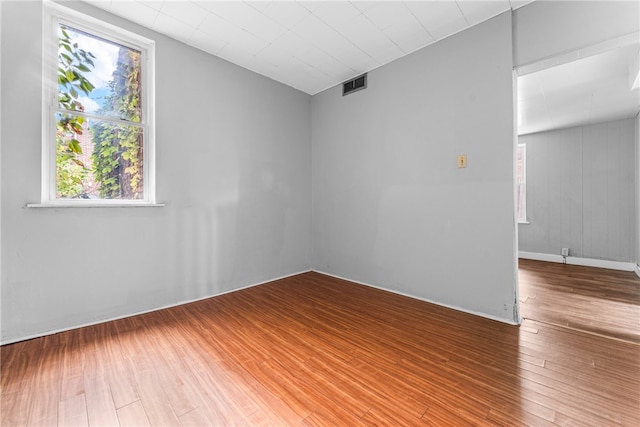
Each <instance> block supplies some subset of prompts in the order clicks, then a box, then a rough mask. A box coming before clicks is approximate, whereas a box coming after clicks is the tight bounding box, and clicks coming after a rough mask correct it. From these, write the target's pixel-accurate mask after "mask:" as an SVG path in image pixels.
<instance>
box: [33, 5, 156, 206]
mask: <svg viewBox="0 0 640 427" xmlns="http://www.w3.org/2000/svg"><path fill="white" fill-rule="evenodd" d="M43 6H44V7H43V49H42V52H43V53H42V55H43V58H42V59H43V61H42V63H43V85H42V101H43V107H42V191H41V203H40V204H38V205H29V206H32V207H48V206H52V207H94V206H97V207H101V206H104V207H108V206H161V205H159V204H157V203H156V194H155V193H156V187H155V108H154V106H155V70H154V68H155V42H154V41H153V40H151V39H148V38H146V37H143V36H140V35H138V34H135V33H132V32H130V31H127V30H125V29H122V28H120V27H117V26H115V25H111V24H109V23H106V22H103V21H101V20H98V19H96V18H93V17H91V16H88V15H85V14H83V13H80V12H77V11H75V10H73V9H69V8H67V7H64V6H61V5H59V4H56V3H53V2H51V1H49V0H45V1H44V2H43ZM60 24H65V25H68V26H70V27H73V28H77V29H78V30H82V31H85V32H87V33H89V34H92V35H95V36H98V37H102V38H104V39H106V40H110V41H113V42H115V43H118V44H121V45H123V46H126V47H130V48H133V49H136V50H138V51H140V52H141V55H140V57H141V61H140V62H141V75H142V91H141V92H142V93H141V96H142V120H141V122H140V127H142V129H143V134H144V138H143V159H142V161H143V165H144V166H143V180H144V182H143V196H142V198H141V199H135V200H121V199H57V198H56V138H55V136H56V120H55V114H56V111H57V108H58V86H57V81H58V79H57V59H58V26H59V25H60Z"/></svg>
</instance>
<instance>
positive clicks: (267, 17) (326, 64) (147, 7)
mask: <svg viewBox="0 0 640 427" xmlns="http://www.w3.org/2000/svg"><path fill="white" fill-rule="evenodd" d="M83 1H85V2H86V3H90V4H92V5H94V6H96V7H98V8H101V9H104V10H107V11H109V12H111V13H114V14H116V15H119V16H121V17H123V18H125V19H128V20H130V21H133V22H136V23H138V24H140V25H143V26H145V27H148V28H151V29H153V30H155V31H158V32H160V33H163V34H166V35H168V36H169V37H172V38H174V39H176V40H179V41H181V42H184V43H187V44H190V45H191V46H194V47H196V48H198V49H201V50H204V51H205V52H208V53H211V54H213V55H217V56H220V57H222V58H224V59H226V60H228V61H231V62H233V63H235V64H237V65H240V66H242V67H245V68H249V69H251V70H254V71H256V72H258V73H261V74H263V75H265V76H267V77H270V78H272V79H275V80H277V81H280V82H282V83H285V84H287V85H289V86H292V87H295V88H297V89H300V90H303V91H305V92H307V93H309V94H315V93H318V92H320V91H322V90H324V89H327V88H329V87H331V86H334V85H337V84H340V83H341V82H342V81H344V80H346V79H348V78H351V77H355V76H356V75H358V74H361V73H363V72H367V71H371V70H372V69H374V68H376V67H379V66H380V65H383V64H386V63H389V62H391V61H393V60H395V59H397V58H400V57H402V56H404V55H406V54H408V53H411V52H413V51H415V50H417V49H420V48H422V47H425V46H427V45H429V44H431V43H433V42H435V41H436V40H439V39H442V38H444V37H447V36H449V35H451V34H453V33H456V32H458V31H460V30H462V29H464V28H468V27H469V26H471V25H473V24H476V23H478V22H481V21H483V20H484V19H487V18H490V17H492V16H494V15H496V14H497V13H500V11H506V10H509V8H510V7H516V5H517V6H521V5H522V4H526V3H527V2H529V1H530V0H521V1H518V0H510V1H509V0H495V1H479V2H477V1H471V2H467V1H457V2H456V1H453V0H449V1H435V2H430V1H429V2H426V1H400V0H398V1H357V0H354V1H276V0H274V1H260V0H257V1H255V0H254V1H212V0H181V1H175V0H166V1H154V0H114V1H109V0H83ZM208 38H210V40H208ZM292 58H298V60H296V61H294V60H293V59H292ZM282 61H284V63H283V62H282ZM296 67H298V68H296ZM307 67H310V68H307ZM305 76H307V77H308V81H306V82H305ZM327 76H329V79H327Z"/></svg>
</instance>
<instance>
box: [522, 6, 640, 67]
mask: <svg viewBox="0 0 640 427" xmlns="http://www.w3.org/2000/svg"><path fill="white" fill-rule="evenodd" d="M639 14H640V2H637V1H609V0H607V1H591V0H587V1H573V0H572V1H556V0H554V1H546V0H537V1H534V2H532V3H529V4H527V5H526V6H524V7H521V8H519V9H517V10H516V11H515V12H514V17H513V23H514V30H513V31H514V33H513V45H514V62H513V65H514V66H521V65H526V64H530V63H533V62H536V61H540V60H542V59H547V58H549V57H553V56H556V55H560V54H564V53H568V52H572V51H575V50H578V49H581V48H585V47H589V46H592V45H594V44H598V43H602V42H605V41H608V40H611V39H615V38H617V37H621V36H625V35H627V34H631V33H633V32H635V31H638V28H639V27H640V20H639V19H638V16H639Z"/></svg>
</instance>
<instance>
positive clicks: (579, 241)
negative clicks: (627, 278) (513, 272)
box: [518, 119, 638, 262]
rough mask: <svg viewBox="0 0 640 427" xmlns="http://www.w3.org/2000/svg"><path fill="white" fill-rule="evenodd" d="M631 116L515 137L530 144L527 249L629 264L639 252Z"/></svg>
mask: <svg viewBox="0 0 640 427" xmlns="http://www.w3.org/2000/svg"><path fill="white" fill-rule="evenodd" d="M634 140H635V121H634V120H633V119H627V120H618V121H613V122H607V123H601V124H595V125H589V126H580V127H574V128H569V129H561V130H555V131H549V132H541V133H535V134H530V135H523V136H520V137H519V142H521V143H525V144H526V145H527V219H528V221H530V224H520V225H519V232H518V237H519V249H520V250H521V251H525V252H535V253H543V254H555V255H560V250H561V248H563V247H568V248H569V249H570V255H571V256H576V257H583V258H594V259H605V260H612V261H621V262H633V261H635V260H636V259H637V258H636V241H637V234H638V232H637V228H636V225H637V224H636V213H635V212H636V196H637V195H636V191H635V183H634V181H635V170H636V169H635V155H634V154H635V147H634V144H635V142H634Z"/></svg>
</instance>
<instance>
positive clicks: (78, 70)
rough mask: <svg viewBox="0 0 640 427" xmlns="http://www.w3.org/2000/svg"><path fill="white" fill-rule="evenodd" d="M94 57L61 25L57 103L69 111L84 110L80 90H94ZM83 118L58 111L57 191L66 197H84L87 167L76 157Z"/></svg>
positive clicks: (59, 195)
mask: <svg viewBox="0 0 640 427" xmlns="http://www.w3.org/2000/svg"><path fill="white" fill-rule="evenodd" d="M93 59H95V56H94V55H93V54H92V53H91V52H87V51H85V50H84V49H80V48H79V47H78V44H77V43H73V42H72V40H71V37H70V36H69V33H68V31H67V29H66V28H65V27H64V26H60V27H59V34H58V105H59V107H61V108H63V109H65V110H68V111H84V106H83V105H82V104H81V103H80V102H79V101H78V97H79V93H80V92H82V93H84V94H86V95H89V93H90V92H91V91H92V90H93V89H94V86H93V84H91V82H90V81H89V80H88V79H87V78H86V77H85V76H84V74H83V73H84V72H88V71H90V67H94V63H93ZM84 122H85V119H84V117H81V116H76V115H72V114H59V115H58V117H57V122H56V194H57V196H58V197H63V198H77V197H81V196H82V195H83V193H84V192H85V189H84V186H83V182H84V180H85V178H86V176H87V173H88V171H87V167H86V166H85V165H84V164H83V163H82V162H81V161H80V160H79V159H78V158H77V155H78V154H82V148H81V147H80V141H78V137H79V136H80V135H82V133H83V124H84Z"/></svg>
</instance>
